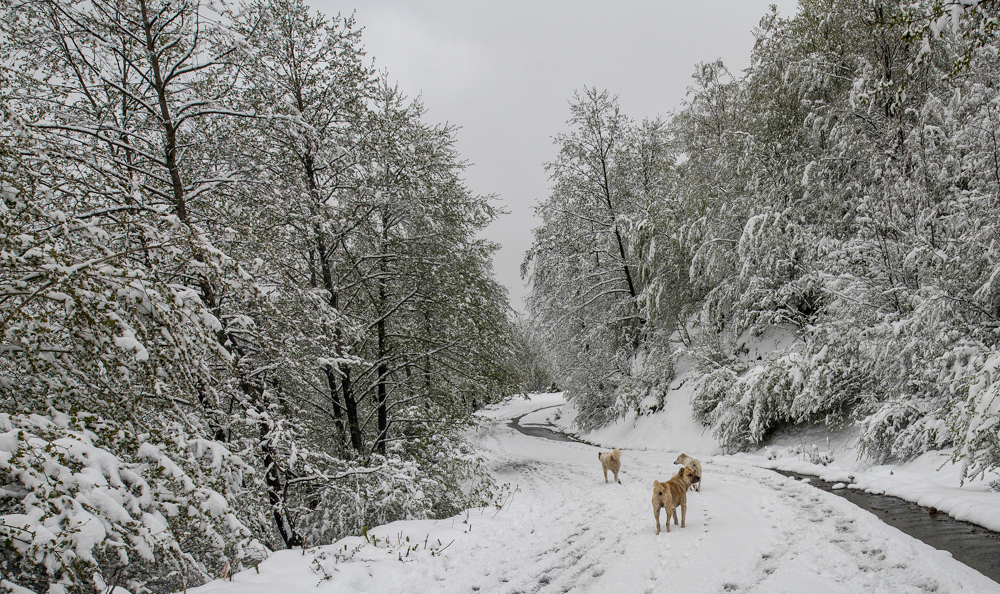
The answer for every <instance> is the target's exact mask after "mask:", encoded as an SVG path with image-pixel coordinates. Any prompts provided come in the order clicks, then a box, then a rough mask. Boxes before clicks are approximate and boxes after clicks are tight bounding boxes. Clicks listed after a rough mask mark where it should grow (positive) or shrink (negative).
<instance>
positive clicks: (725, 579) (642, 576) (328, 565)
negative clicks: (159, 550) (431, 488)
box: [193, 402, 1000, 594]
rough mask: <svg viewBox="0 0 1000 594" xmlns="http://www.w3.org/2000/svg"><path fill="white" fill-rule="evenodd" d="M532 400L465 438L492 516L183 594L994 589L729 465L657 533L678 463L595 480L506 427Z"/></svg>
mask: <svg viewBox="0 0 1000 594" xmlns="http://www.w3.org/2000/svg"><path fill="white" fill-rule="evenodd" d="M530 404H531V403H525V402H521V403H519V404H515V405H510V406H508V407H505V408H504V409H501V410H498V411H495V412H494V413H493V414H492V415H491V416H492V417H493V419H494V420H495V423H493V424H492V425H487V426H484V428H483V430H482V431H480V433H479V434H478V435H477V436H476V438H475V442H476V445H477V446H478V447H479V448H480V451H481V452H482V453H483V454H484V455H485V456H486V457H487V459H488V460H490V464H491V467H492V468H493V471H494V475H495V477H496V479H497V481H498V482H500V483H509V484H510V485H511V486H512V487H513V486H515V485H516V487H517V491H516V492H515V493H514V494H513V497H512V499H510V501H509V503H508V504H507V505H505V506H504V508H503V509H502V510H501V511H500V512H499V513H497V512H496V510H494V509H487V510H473V511H472V512H471V513H470V514H469V515H468V516H467V517H466V516H465V515H463V516H460V517H458V518H455V519H448V520H438V521H408V522H396V523H393V524H389V525H387V526H382V527H379V528H377V529H374V530H372V531H371V532H370V534H372V535H374V536H376V537H379V538H380V540H379V541H378V542H376V543H374V544H372V543H371V542H369V541H365V540H363V539H361V538H348V539H344V540H342V541H339V542H338V543H335V544H334V545H331V546H329V547H321V548H319V549H314V550H309V551H307V552H306V554H305V555H303V553H302V552H301V551H283V552H279V553H277V554H275V555H273V556H272V557H271V558H270V559H268V561H266V562H265V563H264V564H262V565H261V568H260V569H261V573H260V574H259V575H257V574H254V573H253V572H252V571H250V572H244V573H242V574H239V575H238V576H237V577H236V580H235V581H234V582H213V583H211V584H208V585H206V586H203V587H202V588H198V589H197V590H193V592H198V593H199V594H207V593H209V592H212V593H215V592H226V593H234V592H241V593H248V594H255V593H257V592H260V593H264V592H269V593H274V592H289V593H290V592H324V593H325V592H337V593H344V594H346V593H351V592H369V591H371V592H374V591H381V592H399V593H408V592H412V593H424V592H448V593H451V592H454V593H463V594H464V593H471V592H488V593H498V594H515V593H548V592H559V593H562V592H609V593H610V592H613V593H615V594H626V593H632V592H636V593H646V592H666V591H683V592H685V593H689V594H691V593H700V592H710V593H717V592H747V593H749V592H759V593H769V594H778V593H781V592H788V593H792V592H811V593H841V592H842V593H845V594H847V593H856V592H886V593H904V592H937V593H947V592H970V593H971V592H976V593H987V592H1000V585H998V584H997V583H995V582H993V581H991V580H989V579H987V578H986V577H984V576H982V575H981V574H980V573H978V572H976V571H975V570H973V569H971V568H969V567H967V566H965V565H963V564H961V563H959V562H958V561H955V560H954V559H952V558H951V556H950V555H949V554H948V553H944V552H941V551H938V550H936V549H933V548H931V547H929V546H928V545H925V544H924V543H922V542H920V541H918V540H915V539H913V538H911V537H909V536H907V535H905V534H903V533H902V532H900V531H898V530H896V529H895V528H892V527H889V526H887V525H885V524H883V523H881V522H880V521H879V520H878V519H877V518H875V516H873V515H872V514H870V513H868V512H866V511H863V510H860V509H859V508H857V507H855V506H853V505H852V504H850V503H849V502H847V501H845V500H843V499H841V498H839V497H837V496H835V495H832V494H829V493H825V492H822V491H819V490H818V489H815V488H813V487H810V486H808V485H806V484H803V483H800V482H797V481H795V480H793V479H788V478H785V477H782V476H780V475H777V474H776V473H773V472H771V471H768V470H764V469H760V468H756V467H753V466H749V465H747V464H746V463H745V462H742V461H740V460H735V459H732V458H727V457H724V456H719V457H715V458H711V459H705V460H703V464H704V486H703V489H702V492H701V493H696V492H693V491H692V492H690V493H689V497H688V504H689V505H688V514H687V527H686V528H679V527H676V526H672V531H671V532H670V533H667V532H662V533H661V534H660V535H659V536H657V535H655V534H654V532H655V524H654V520H653V515H652V505H651V503H650V498H651V495H652V482H653V480H654V479H657V480H665V479H667V478H669V477H670V476H671V475H672V474H673V473H674V471H675V467H674V465H673V464H671V462H673V460H674V457H675V456H676V452H658V451H624V452H623V454H622V472H621V480H622V484H621V485H616V484H614V483H608V484H605V483H604V479H603V477H602V475H601V467H600V463H599V462H598V460H597V455H596V452H597V449H596V448H593V447H590V446H587V445H584V444H577V443H563V442H553V441H548V440H545V439H541V438H536V437H529V436H525V435H522V434H520V433H517V432H516V431H515V430H513V429H511V428H509V427H507V426H506V424H505V421H506V420H507V419H510V418H512V417H514V416H517V415H520V414H524V412H526V411H528V410H531V408H528V405H530ZM535 407H536V408H537V407H538V405H536V406H535ZM526 420H527V419H526ZM494 514H495V517H494ZM407 538H409V540H407ZM438 543H440V544H438ZM432 552H433V554H431V553H432ZM404 555H405V556H404Z"/></svg>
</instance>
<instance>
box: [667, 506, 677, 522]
mask: <svg viewBox="0 0 1000 594" xmlns="http://www.w3.org/2000/svg"><path fill="white" fill-rule="evenodd" d="M670 517H671V518H673V519H674V526H676V525H677V508H676V507H675V508H674V509H673V513H672V514H671V515H670ZM669 523H670V518H667V524H669Z"/></svg>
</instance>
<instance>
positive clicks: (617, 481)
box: [615, 471, 622, 485]
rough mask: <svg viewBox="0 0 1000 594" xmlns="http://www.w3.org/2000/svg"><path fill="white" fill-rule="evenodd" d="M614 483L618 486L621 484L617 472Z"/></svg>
mask: <svg viewBox="0 0 1000 594" xmlns="http://www.w3.org/2000/svg"><path fill="white" fill-rule="evenodd" d="M615 482H616V483H618V484H619V485H620V484H622V482H621V480H620V479H619V478H618V471H615Z"/></svg>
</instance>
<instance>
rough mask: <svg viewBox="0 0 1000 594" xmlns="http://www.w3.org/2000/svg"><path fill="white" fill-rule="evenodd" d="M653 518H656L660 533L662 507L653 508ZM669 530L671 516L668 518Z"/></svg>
mask: <svg viewBox="0 0 1000 594" xmlns="http://www.w3.org/2000/svg"><path fill="white" fill-rule="evenodd" d="M653 517H654V518H656V533H657V534H659V533H660V506H659V505H654V506H653ZM667 530H668V531H669V530H670V516H667Z"/></svg>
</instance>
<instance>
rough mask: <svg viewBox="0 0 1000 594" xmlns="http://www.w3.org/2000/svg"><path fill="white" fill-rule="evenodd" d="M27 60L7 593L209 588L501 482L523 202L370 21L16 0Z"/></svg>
mask: <svg viewBox="0 0 1000 594" xmlns="http://www.w3.org/2000/svg"><path fill="white" fill-rule="evenodd" d="M0 66H2V70H0V76H2V80H0V113H2V118H0V119H2V129H0V175H2V177H0V183H2V193H3V203H2V206H0V254H2V255H0V259H2V268H0V304H2V305H0V318H2V321H0V328H2V340H0V515H2V516H3V525H2V526H0V575H2V580H3V586H0V590H2V591H8V588H15V586H17V587H22V588H29V589H30V590H31V591H35V592H50V593H54V592H93V591H108V590H109V589H113V588H114V587H115V586H118V587H120V588H126V589H128V590H129V591H131V592H133V593H138V592H147V591H154V592H172V591H181V590H183V589H184V588H186V587H189V586H191V585H197V584H200V583H203V582H204V581H205V580H206V579H208V578H210V577H217V576H219V575H222V574H225V573H227V572H232V571H234V570H236V569H239V568H246V567H250V566H252V565H254V564H255V563H257V562H259V561H260V560H261V559H263V557H264V556H265V555H266V554H267V551H269V550H275V549H280V548H286V547H295V546H306V545H312V544H315V543H329V542H331V541H333V540H336V539H337V538H340V537H341V536H344V535H346V534H359V533H361V532H362V531H363V530H364V528H365V526H374V525H378V524H382V523H385V522H388V521H392V520H395V519H403V518H423V517H442V516H449V515H453V514H455V513H457V512H458V511H459V510H461V509H463V508H465V507H467V506H468V505H470V504H471V503H475V502H478V501H479V500H480V499H482V498H487V497H489V492H488V491H489V489H491V488H492V483H491V482H490V480H489V477H488V476H487V475H486V474H484V473H483V472H482V469H481V468H480V467H479V466H480V462H479V460H478V459H477V457H476V456H475V455H474V454H473V452H471V451H470V450H469V448H468V447H467V445H466V443H465V442H464V441H463V438H462V431H463V430H464V429H465V428H466V427H467V426H468V424H469V423H470V422H471V414H472V412H473V411H475V410H476V409H477V408H480V407H482V406H484V405H485V404H487V403H489V402H493V401H496V400H498V399H499V398H501V397H502V396H506V395H509V394H511V393H513V392H514V391H517V390H518V389H519V387H520V385H521V383H522V381H523V378H522V377H521V376H519V375H518V371H517V370H518V369H520V368H522V367H523V366H521V365H519V364H517V360H518V357H520V355H519V354H518V353H520V352H522V351H523V349H522V347H521V346H519V345H521V344H522V342H523V341H522V340H521V339H519V338H518V336H519V333H518V330H517V329H516V328H515V326H514V325H513V324H512V322H511V321H510V317H509V315H508V313H509V311H508V310H509V306H508V305H507V298H506V289H504V288H503V287H502V286H501V285H499V284H498V283H497V282H496V281H495V280H494V278H493V274H492V263H491V255H492V253H493V251H494V250H495V249H496V246H495V245H494V244H493V243H491V242H488V241H485V240H483V239H481V237H480V231H481V230H482V229H483V228H484V227H485V226H486V225H487V224H488V223H490V222H491V221H492V220H493V219H494V218H495V217H496V216H497V215H498V213H499V212H500V209H499V207H498V205H497V204H496V201H495V200H494V198H493V197H491V196H478V195H474V194H473V193H471V192H470V191H469V190H468V188H467V187H466V186H465V185H464V183H463V180H462V172H463V168H464V167H465V164H464V162H463V160H462V159H461V158H460V156H459V155H458V154H457V152H456V150H455V148H454V140H455V129H454V128H452V127H450V126H443V125H436V124H433V123H428V122H427V121H425V118H424V117H423V116H424V109H423V107H422V106H421V104H420V102H419V101H413V100H410V99H407V98H406V97H405V96H403V94H402V93H401V92H400V91H399V90H398V89H397V88H396V87H395V86H394V85H393V84H391V83H390V82H389V81H390V78H389V75H388V74H387V73H385V72H378V71H375V70H374V69H373V68H372V66H371V65H370V60H369V59H368V58H367V57H366V55H365V52H364V46H363V42H362V39H361V28H360V26H359V25H358V24H357V23H356V22H355V21H354V19H353V18H352V17H344V16H340V15H337V16H332V17H324V16H319V15H317V14H316V13H315V12H314V11H312V10H311V9H310V8H309V7H308V6H306V5H305V4H303V3H302V2H301V1H300V0H255V1H253V2H248V3H244V4H239V5H237V4H235V3H234V4H228V5H227V4H222V3H216V2H204V1H202V0H138V1H137V2H131V1H118V0H87V1H79V2H77V1H75V0H32V1H27V2H25V1H21V0H9V1H7V0H5V1H4V2H2V3H0ZM17 591H21V590H17Z"/></svg>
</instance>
